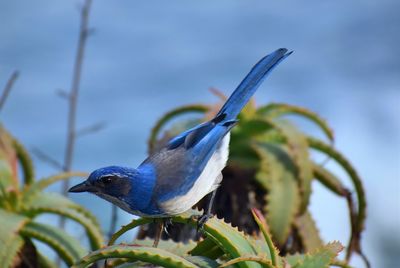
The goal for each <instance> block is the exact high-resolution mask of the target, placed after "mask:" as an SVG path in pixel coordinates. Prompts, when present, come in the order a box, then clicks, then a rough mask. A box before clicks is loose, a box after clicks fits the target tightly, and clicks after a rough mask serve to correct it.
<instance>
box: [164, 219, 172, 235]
mask: <svg viewBox="0 0 400 268" xmlns="http://www.w3.org/2000/svg"><path fill="white" fill-rule="evenodd" d="M162 221H163V230H164V232H165V233H166V234H167V235H168V236H169V232H168V227H169V226H172V218H163V219H162Z"/></svg>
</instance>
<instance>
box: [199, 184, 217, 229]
mask: <svg viewBox="0 0 400 268" xmlns="http://www.w3.org/2000/svg"><path fill="white" fill-rule="evenodd" d="M216 193H217V189H215V190H214V191H212V193H211V196H210V197H209V199H208V203H207V207H206V208H205V209H204V212H203V215H201V216H200V217H199V218H198V219H197V232H198V231H199V230H200V231H202V230H203V227H204V224H205V223H206V222H207V221H208V220H209V219H210V218H212V216H213V214H211V209H212V206H213V203H214V199H215V194H216Z"/></svg>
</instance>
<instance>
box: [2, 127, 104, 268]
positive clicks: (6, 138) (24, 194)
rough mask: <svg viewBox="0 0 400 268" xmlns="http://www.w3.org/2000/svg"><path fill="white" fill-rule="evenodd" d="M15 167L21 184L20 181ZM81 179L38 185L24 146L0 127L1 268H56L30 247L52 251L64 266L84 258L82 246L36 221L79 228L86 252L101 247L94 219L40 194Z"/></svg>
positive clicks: (67, 202)
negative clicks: (48, 218)
mask: <svg viewBox="0 0 400 268" xmlns="http://www.w3.org/2000/svg"><path fill="white" fill-rule="evenodd" d="M18 166H20V168H21V169H22V171H23V172H22V173H23V178H22V179H20V178H19V177H18V172H17V171H18ZM83 175H84V174H82V173H72V172H70V173H61V174H58V175H56V176H52V177H48V178H44V179H41V180H38V181H35V179H34V172H33V166H32V162H31V160H30V158H29V155H28V153H27V152H26V151H25V149H24V148H23V146H22V145H21V144H20V143H18V142H17V141H16V140H15V139H14V138H13V137H12V136H11V135H10V134H8V133H7V132H6V130H5V129H4V128H3V127H1V126H0V221H1V227H0V263H1V267H56V265H55V264H54V263H52V262H51V261H50V260H49V259H48V258H47V257H45V255H44V254H42V253H41V252H39V251H38V250H37V248H36V247H35V244H34V243H33V241H35V240H37V241H41V242H43V243H45V244H47V245H48V246H49V247H50V248H52V249H53V250H54V251H55V252H56V253H57V254H58V256H60V258H61V259H62V260H64V262H65V263H66V264H67V265H72V264H73V263H74V262H75V261H76V260H78V259H80V258H81V257H82V256H84V255H85V254H86V253H87V251H88V250H87V249H86V248H85V247H84V246H83V245H82V244H81V242H80V241H79V240H78V239H76V238H74V237H73V236H72V235H70V234H68V233H66V232H65V231H64V230H62V229H59V228H57V227H55V226H54V225H51V224H47V223H42V222H39V221H37V220H36V218H37V217H38V216H40V215H42V214H46V213H51V214H55V215H60V216H63V217H66V218H69V219H71V220H73V221H75V222H77V223H79V224H80V225H81V226H82V227H83V228H84V229H85V231H86V235H87V238H88V240H89V244H90V248H91V249H92V250H96V249H98V248H100V246H101V245H102V244H103V236H102V233H101V230H100V226H99V224H98V222H97V220H96V218H95V217H94V216H93V215H92V214H91V213H89V212H88V211H87V210H85V209H84V208H83V207H81V206H79V205H78V204H76V203H74V202H72V201H70V200H69V199H67V198H65V197H64V196H62V195H60V194H57V193H50V192H44V190H45V188H47V187H48V186H49V185H51V184H52V183H55V182H57V181H60V180H64V179H67V178H69V177H72V176H83Z"/></svg>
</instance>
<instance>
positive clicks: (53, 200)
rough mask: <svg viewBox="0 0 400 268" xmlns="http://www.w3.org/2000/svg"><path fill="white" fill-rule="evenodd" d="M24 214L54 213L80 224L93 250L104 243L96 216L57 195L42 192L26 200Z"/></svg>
mask: <svg viewBox="0 0 400 268" xmlns="http://www.w3.org/2000/svg"><path fill="white" fill-rule="evenodd" d="M22 213H25V214H26V215H29V216H31V217H35V216H37V215H39V214H42V213H54V214H57V215H62V216H65V217H67V218H70V219H72V220H74V221H76V222H78V223H80V224H81V225H82V226H83V227H84V228H85V231H86V234H87V236H88V238H89V242H90V246H91V248H92V249H98V248H100V247H101V246H102V245H103V243H104V241H103V235H102V233H101V228H100V225H99V223H98V222H97V220H96V219H95V217H94V216H90V213H89V212H87V211H86V212H84V209H83V208H82V207H80V206H79V205H77V204H75V203H74V202H72V201H71V200H69V199H68V198H66V197H64V196H62V195H60V194H57V193H45V192H41V193H38V194H36V195H34V196H31V198H30V199H29V200H26V202H25V205H24V207H23V208H22Z"/></svg>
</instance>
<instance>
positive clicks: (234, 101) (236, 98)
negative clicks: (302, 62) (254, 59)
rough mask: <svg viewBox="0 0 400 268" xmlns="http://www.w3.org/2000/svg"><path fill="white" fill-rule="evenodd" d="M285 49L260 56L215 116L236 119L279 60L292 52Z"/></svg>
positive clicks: (225, 119)
mask: <svg viewBox="0 0 400 268" xmlns="http://www.w3.org/2000/svg"><path fill="white" fill-rule="evenodd" d="M287 51H288V50H287V49H286V48H280V49H277V50H276V51H274V52H273V53H271V54H269V55H267V56H265V57H264V58H262V59H261V60H260V61H259V62H258V63H257V64H256V65H255V66H254V67H253V68H252V69H251V71H250V72H249V74H248V75H247V76H246V77H245V78H244V79H243V81H242V82H241V83H240V84H239V86H238V87H237V88H236V89H235V91H234V92H233V93H232V95H231V96H230V97H229V99H228V100H227V101H226V103H225V104H224V106H222V108H221V110H220V111H219V112H218V114H217V116H216V118H223V121H229V120H233V119H236V117H237V116H238V114H239V113H240V111H241V110H242V109H243V107H244V106H245V105H246V104H247V102H248V101H249V100H250V98H251V97H252V96H253V94H254V93H255V92H256V90H257V88H258V87H259V86H260V84H261V83H262V82H263V81H264V79H265V78H266V77H267V76H268V74H269V73H270V72H271V71H272V70H273V69H274V68H275V67H276V66H277V65H278V64H279V63H280V62H281V61H283V60H284V59H285V58H286V57H288V56H289V55H290V54H292V52H289V53H287ZM221 121H222V120H221Z"/></svg>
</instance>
